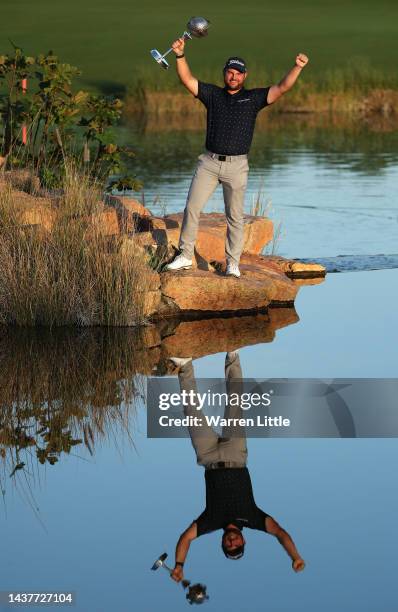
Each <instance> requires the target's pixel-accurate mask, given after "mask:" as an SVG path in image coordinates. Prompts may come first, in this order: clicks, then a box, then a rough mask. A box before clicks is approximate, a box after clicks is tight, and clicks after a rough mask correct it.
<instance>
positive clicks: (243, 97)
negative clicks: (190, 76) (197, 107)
mask: <svg viewBox="0 0 398 612" xmlns="http://www.w3.org/2000/svg"><path fill="white" fill-rule="evenodd" d="M269 89H270V88H269V87H258V88H256V89H245V88H244V87H242V89H241V90H240V91H239V92H238V93H235V94H230V93H228V91H227V87H218V86H217V85H211V84H210V83H202V81H198V95H197V96H196V97H197V98H198V99H199V100H200V101H201V102H202V103H203V104H204V105H205V107H206V108H207V134H206V149H207V150H208V151H211V152H212V153H218V154H219V155H245V154H247V153H248V152H249V149H250V145H251V143H252V140H253V132H254V126H255V123H256V118H257V114H258V112H259V111H260V110H261V109H262V108H264V107H265V106H268V102H267V96H268V91H269Z"/></svg>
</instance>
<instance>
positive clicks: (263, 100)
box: [252, 87, 270, 111]
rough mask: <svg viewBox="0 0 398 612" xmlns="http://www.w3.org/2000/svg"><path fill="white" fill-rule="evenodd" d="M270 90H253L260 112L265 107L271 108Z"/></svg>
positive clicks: (264, 88) (259, 88)
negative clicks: (268, 99) (269, 102)
mask: <svg viewBox="0 0 398 612" xmlns="http://www.w3.org/2000/svg"><path fill="white" fill-rule="evenodd" d="M269 90H270V87H258V88H257V89H253V90H252V91H253V93H254V99H255V103H256V107H257V110H258V111H260V110H261V109H262V108H264V107H265V106H269V104H268V102H267V98H268V92H269Z"/></svg>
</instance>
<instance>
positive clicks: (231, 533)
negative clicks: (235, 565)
mask: <svg viewBox="0 0 398 612" xmlns="http://www.w3.org/2000/svg"><path fill="white" fill-rule="evenodd" d="M223 543H224V546H225V548H226V549H227V551H228V552H231V551H233V550H235V548H239V546H243V545H244V544H245V538H244V537H243V535H242V532H241V531H239V529H229V530H228V531H226V532H225V533H224V534H223Z"/></svg>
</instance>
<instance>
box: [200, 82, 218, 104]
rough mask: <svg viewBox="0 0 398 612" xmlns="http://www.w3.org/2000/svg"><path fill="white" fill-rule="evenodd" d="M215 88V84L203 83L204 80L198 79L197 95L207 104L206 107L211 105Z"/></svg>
mask: <svg viewBox="0 0 398 612" xmlns="http://www.w3.org/2000/svg"><path fill="white" fill-rule="evenodd" d="M214 89H215V86H214V85H212V84H211V83H203V82H202V81H198V95H197V96H196V97H197V98H198V100H200V101H201V102H202V104H204V105H205V106H206V108H207V107H208V106H209V104H210V101H211V99H212V97H213V92H214Z"/></svg>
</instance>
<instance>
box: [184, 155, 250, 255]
mask: <svg viewBox="0 0 398 612" xmlns="http://www.w3.org/2000/svg"><path fill="white" fill-rule="evenodd" d="M228 159H232V161H224V162H222V161H218V160H217V159H213V158H212V157H210V155H209V154H208V153H202V155H199V157H198V163H197V166H196V170H195V174H194V176H193V178H192V182H191V186H190V188H189V193H188V198H187V203H186V206H185V210H184V217H183V221H182V226H181V234H180V240H179V248H180V250H181V251H182V254H183V255H184V256H185V257H188V259H192V257H193V253H194V246H195V241H196V236H197V233H198V225H199V217H200V212H201V210H202V209H203V207H204V206H205V204H206V202H207V201H208V199H209V198H210V196H211V195H212V193H213V192H214V190H215V189H216V187H217V185H218V184H219V183H221V184H222V187H223V195H224V205H225V216H226V219H227V235H226V239H225V256H226V260H227V263H229V262H235V263H237V264H239V259H240V256H241V253H242V250H243V220H244V217H243V215H244V198H245V191H246V185H247V177H248V174H249V163H248V160H247V155H238V156H236V158H234V157H232V158H228Z"/></svg>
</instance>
